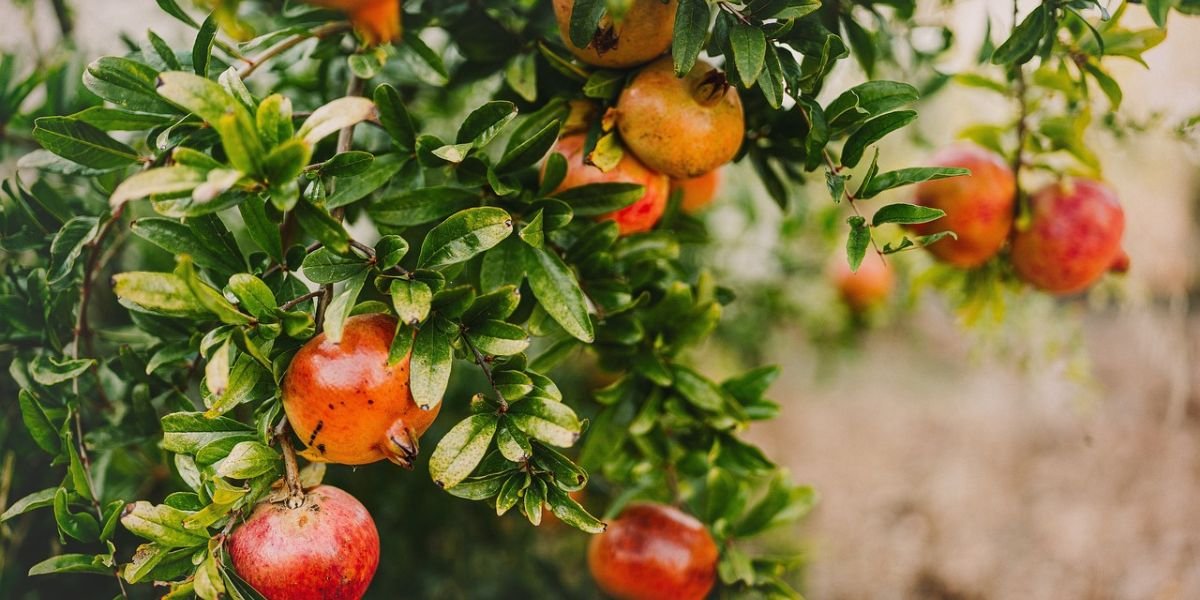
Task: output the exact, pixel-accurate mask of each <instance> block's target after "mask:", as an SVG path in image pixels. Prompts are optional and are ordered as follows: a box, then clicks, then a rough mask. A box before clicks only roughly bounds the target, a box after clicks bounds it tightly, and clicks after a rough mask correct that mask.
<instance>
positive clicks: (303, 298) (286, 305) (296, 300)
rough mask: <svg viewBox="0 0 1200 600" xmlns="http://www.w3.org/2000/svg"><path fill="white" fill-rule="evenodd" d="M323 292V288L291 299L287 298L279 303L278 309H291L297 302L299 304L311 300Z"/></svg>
mask: <svg viewBox="0 0 1200 600" xmlns="http://www.w3.org/2000/svg"><path fill="white" fill-rule="evenodd" d="M324 293H325V290H316V291H315V292H309V293H307V294H304V295H303V296H300V297H298V298H293V299H291V300H288V301H287V302H284V303H283V304H280V305H279V310H291V309H293V308H295V307H296V305H297V304H300V303H301V302H307V301H309V300H312V299H313V298H316V297H318V296H320V295H321V294H324Z"/></svg>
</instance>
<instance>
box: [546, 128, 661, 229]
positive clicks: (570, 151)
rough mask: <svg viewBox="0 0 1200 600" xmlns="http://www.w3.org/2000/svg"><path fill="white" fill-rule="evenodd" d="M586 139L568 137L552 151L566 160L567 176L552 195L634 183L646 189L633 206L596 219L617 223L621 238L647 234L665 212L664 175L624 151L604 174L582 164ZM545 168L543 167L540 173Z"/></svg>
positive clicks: (582, 137)
mask: <svg viewBox="0 0 1200 600" xmlns="http://www.w3.org/2000/svg"><path fill="white" fill-rule="evenodd" d="M586 139H587V136H586V135H584V134H575V135H568V136H565V137H563V138H562V139H560V140H558V143H557V144H556V145H555V146H554V151H555V152H558V153H560V154H562V155H563V156H564V157H566V159H567V176H566V178H564V179H563V181H562V183H561V184H559V186H558V189H556V190H554V191H555V192H560V191H563V190H568V189H571V188H574V187H579V186H582V185H588V184H591V183H606V182H608V183H636V184H640V185H643V186H645V188H646V190H645V192H644V193H643V194H642V197H641V198H639V199H638V200H637V201H636V202H634V203H633V204H630V205H629V206H626V207H625V208H622V209H620V210H617V211H614V212H611V213H608V214H605V215H601V216H599V217H597V219H599V220H606V219H607V220H612V221H616V222H617V226H618V227H619V228H620V230H621V235H630V234H633V233H641V232H644V231H650V230H651V229H653V228H654V226H655V225H656V224H657V223H658V220H659V219H660V218H662V215H663V211H665V210H666V209H667V198H668V197H669V189H670V183H669V181H668V180H667V176H666V175H663V174H661V173H656V172H654V171H651V170H650V169H648V168H646V166H645V165H643V164H642V163H641V161H639V160H638V159H637V157H635V156H634V155H633V154H632V153H630V152H629V151H628V150H627V151H626V152H625V155H624V156H623V157H622V158H621V161H620V162H619V163H617V166H615V167H613V168H612V169H610V170H609V171H608V172H607V173H606V172H604V171H601V170H600V169H599V168H597V167H595V166H593V165H589V164H585V163H584V153H583V146H584V142H585V140H586ZM544 172H545V168H544V167H543V173H544Z"/></svg>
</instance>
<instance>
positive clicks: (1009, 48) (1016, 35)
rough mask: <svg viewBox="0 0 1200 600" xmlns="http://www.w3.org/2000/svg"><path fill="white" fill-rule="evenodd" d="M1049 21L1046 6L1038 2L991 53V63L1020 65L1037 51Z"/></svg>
mask: <svg viewBox="0 0 1200 600" xmlns="http://www.w3.org/2000/svg"><path fill="white" fill-rule="evenodd" d="M1049 21H1050V18H1049V15H1047V14H1046V7H1045V6H1044V5H1041V4H1039V5H1038V6H1037V8H1034V9H1033V11H1032V12H1030V13H1029V15H1027V16H1026V17H1025V19H1024V20H1023V21H1021V24H1020V25H1017V26H1016V27H1015V28H1014V29H1013V32H1012V35H1011V36H1009V38H1008V39H1007V40H1005V41H1004V43H1003V44H1000V47H999V48H996V51H995V52H993V53H992V64H996V65H1012V64H1017V65H1020V64H1024V63H1026V62H1028V61H1029V59H1031V58H1033V54H1034V53H1035V52H1037V47H1038V44H1039V43H1041V41H1042V38H1043V37H1045V35H1046V27H1047V25H1049V24H1050V23H1049Z"/></svg>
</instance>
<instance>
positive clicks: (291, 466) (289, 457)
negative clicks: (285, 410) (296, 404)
mask: <svg viewBox="0 0 1200 600" xmlns="http://www.w3.org/2000/svg"><path fill="white" fill-rule="evenodd" d="M291 429H292V427H291V424H289V423H288V420H287V417H284V418H283V420H282V421H280V422H279V427H277V428H276V429H275V440H276V441H277V442H279V449H280V450H282V451H283V481H284V483H285V484H286V485H287V489H288V497H287V507H288V508H300V505H301V504H304V486H302V485H301V484H300V467H299V465H297V464H296V449H295V448H294V447H293V446H292V440H290V439H288V433H290V432H291Z"/></svg>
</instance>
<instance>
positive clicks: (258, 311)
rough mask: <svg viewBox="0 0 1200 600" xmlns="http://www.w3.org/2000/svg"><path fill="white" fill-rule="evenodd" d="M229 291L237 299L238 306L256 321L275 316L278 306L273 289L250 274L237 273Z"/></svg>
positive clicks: (231, 280)
mask: <svg viewBox="0 0 1200 600" xmlns="http://www.w3.org/2000/svg"><path fill="white" fill-rule="evenodd" d="M229 291H231V292H233V295H234V296H235V297H237V299H238V304H240V305H241V307H242V308H244V309H246V312H248V313H250V314H251V315H254V317H255V318H256V319H260V320H261V319H263V318H266V317H269V316H271V315H273V314H274V313H275V310H276V307H277V306H278V303H277V301H276V300H275V294H274V293H273V292H272V291H271V288H269V287H267V284H266V283H264V282H263V280H261V279H259V278H257V277H255V276H253V275H251V274H249V273H237V274H235V275H234V276H233V277H230V278H229Z"/></svg>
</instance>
